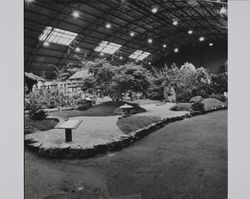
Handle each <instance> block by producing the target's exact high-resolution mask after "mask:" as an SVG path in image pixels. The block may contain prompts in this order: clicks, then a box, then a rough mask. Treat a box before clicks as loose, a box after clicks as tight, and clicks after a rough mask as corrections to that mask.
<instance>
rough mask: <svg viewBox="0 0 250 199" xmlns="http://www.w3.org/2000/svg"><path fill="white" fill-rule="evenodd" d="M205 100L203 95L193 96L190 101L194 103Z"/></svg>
mask: <svg viewBox="0 0 250 199" xmlns="http://www.w3.org/2000/svg"><path fill="white" fill-rule="evenodd" d="M202 100H203V97H201V96H195V97H192V98H191V99H190V100H189V102H190V103H194V102H201V101H202Z"/></svg>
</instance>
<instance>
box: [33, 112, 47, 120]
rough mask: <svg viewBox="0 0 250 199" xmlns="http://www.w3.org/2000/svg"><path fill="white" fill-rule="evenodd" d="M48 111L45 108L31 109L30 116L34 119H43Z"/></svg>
mask: <svg viewBox="0 0 250 199" xmlns="http://www.w3.org/2000/svg"><path fill="white" fill-rule="evenodd" d="M46 116H47V113H46V112H45V111H44V110H31V111H30V118H31V119H33V120H43V119H44V118H46Z"/></svg>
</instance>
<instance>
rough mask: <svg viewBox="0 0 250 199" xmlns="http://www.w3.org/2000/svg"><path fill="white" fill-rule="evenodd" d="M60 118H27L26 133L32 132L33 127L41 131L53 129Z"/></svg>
mask: <svg viewBox="0 0 250 199" xmlns="http://www.w3.org/2000/svg"><path fill="white" fill-rule="evenodd" d="M58 122H59V121H58V120H56V119H43V120H32V119H28V118H25V120H24V126H25V130H24V132H25V134H27V133H31V132H32V130H31V129H38V130H41V131H47V130H49V129H53V128H54V127H55V126H56V125H57V124H58Z"/></svg>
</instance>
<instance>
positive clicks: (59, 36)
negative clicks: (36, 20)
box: [38, 26, 78, 46]
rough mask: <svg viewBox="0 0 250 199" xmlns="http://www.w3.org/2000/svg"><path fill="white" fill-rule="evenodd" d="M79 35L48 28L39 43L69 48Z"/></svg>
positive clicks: (40, 37)
mask: <svg viewBox="0 0 250 199" xmlns="http://www.w3.org/2000/svg"><path fill="white" fill-rule="evenodd" d="M77 35H78V34H77V33H74V32H70V31H67V30H62V29H59V28H53V27H51V26H46V27H45V29H44V30H43V33H42V34H41V35H40V36H39V38H38V39H39V41H43V42H49V43H56V44H60V45H65V46H68V45H70V44H71V43H72V41H73V40H74V39H75V38H76V37H77Z"/></svg>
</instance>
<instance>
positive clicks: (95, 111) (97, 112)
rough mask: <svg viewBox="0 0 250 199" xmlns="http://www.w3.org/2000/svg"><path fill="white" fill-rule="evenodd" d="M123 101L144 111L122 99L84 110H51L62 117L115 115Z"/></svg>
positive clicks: (140, 110) (138, 110)
mask: <svg viewBox="0 0 250 199" xmlns="http://www.w3.org/2000/svg"><path fill="white" fill-rule="evenodd" d="M125 103H127V104H129V105H131V106H133V107H134V109H135V110H136V112H137V113H140V112H145V111H146V110H145V109H143V108H141V107H140V106H139V105H138V104H135V103H130V102H124V101H119V102H113V101H109V102H104V103H101V104H98V105H96V106H93V107H92V108H90V109H88V110H85V111H80V110H70V111H56V112H53V115H55V116H58V117H63V118H68V117H78V116H112V115H115V113H114V111H115V109H116V108H118V107H119V106H122V105H123V104H125Z"/></svg>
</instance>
